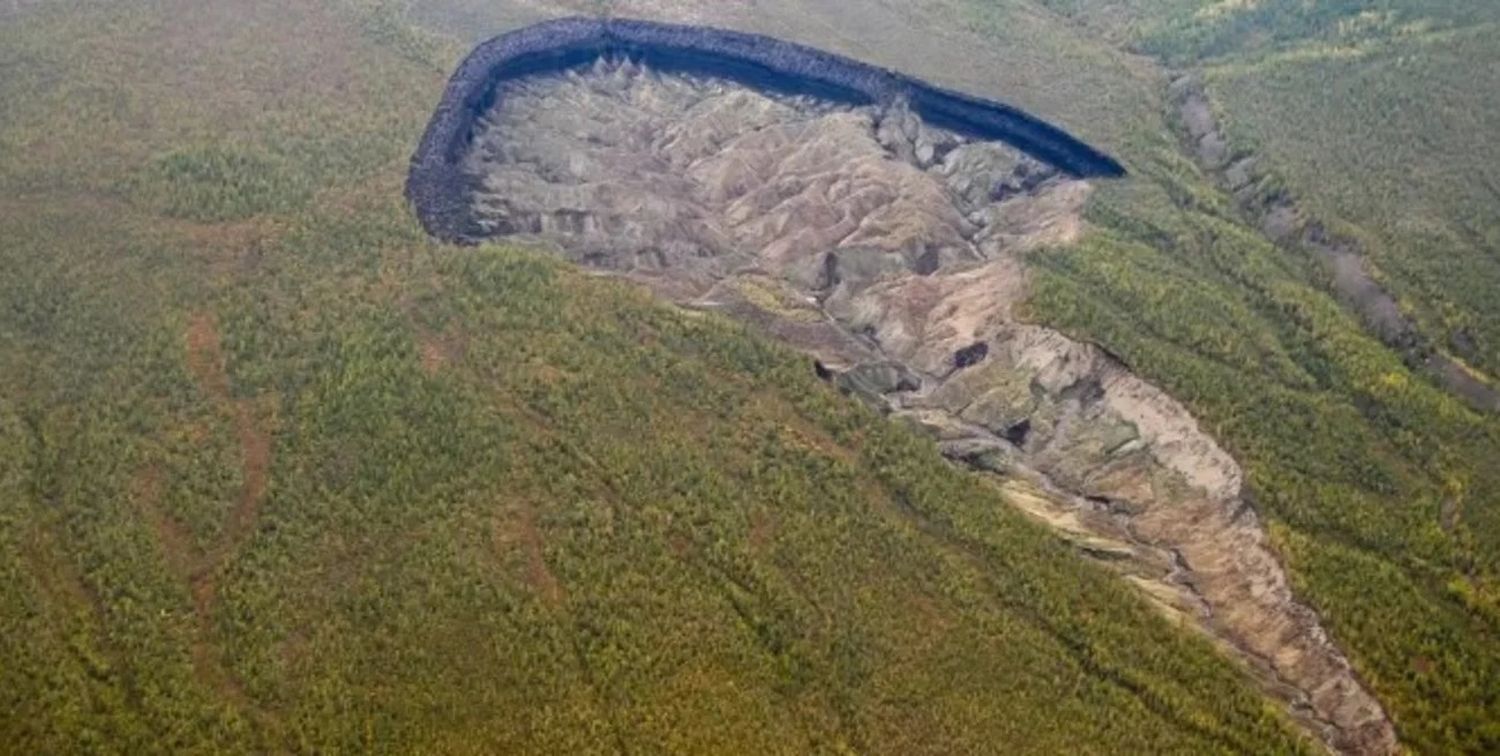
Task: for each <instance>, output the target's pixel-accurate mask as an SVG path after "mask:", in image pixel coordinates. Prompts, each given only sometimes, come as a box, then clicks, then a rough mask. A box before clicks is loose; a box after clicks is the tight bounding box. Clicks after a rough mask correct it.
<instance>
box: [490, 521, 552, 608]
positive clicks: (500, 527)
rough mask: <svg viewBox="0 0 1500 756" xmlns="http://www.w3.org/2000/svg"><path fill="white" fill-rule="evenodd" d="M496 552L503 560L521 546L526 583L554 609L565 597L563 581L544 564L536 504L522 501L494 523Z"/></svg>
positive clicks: (543, 551) (545, 562)
mask: <svg viewBox="0 0 1500 756" xmlns="http://www.w3.org/2000/svg"><path fill="white" fill-rule="evenodd" d="M494 544H495V551H496V553H497V556H499V557H500V558H501V559H502V560H504V559H506V558H507V557H509V556H510V555H511V554H513V553H514V551H515V549H517V548H519V549H521V552H522V553H521V556H522V557H523V559H524V564H523V567H524V571H525V576H526V584H527V585H529V586H530V587H531V589H532V591H534V592H535V593H536V595H537V597H538V598H540V599H541V600H542V603H544V604H546V606H547V607H548V608H550V609H557V608H559V607H561V606H562V605H563V602H565V601H566V600H567V591H566V590H565V589H564V588H563V585H562V582H561V581H559V580H558V579H557V575H556V574H554V573H553V572H552V568H551V567H549V566H547V558H546V553H545V550H544V549H545V544H544V542H543V541H542V533H541V530H540V529H538V527H537V511H536V507H535V506H533V505H532V504H531V503H530V502H523V503H521V504H519V505H517V506H516V507H514V508H513V509H511V510H509V511H508V512H506V513H505V514H502V515H501V517H500V518H499V520H498V521H497V522H496V524H495V535H494Z"/></svg>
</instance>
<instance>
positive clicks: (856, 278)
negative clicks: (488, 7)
mask: <svg viewBox="0 0 1500 756" xmlns="http://www.w3.org/2000/svg"><path fill="white" fill-rule="evenodd" d="M497 86H498V88H497V90H496V91H495V92H494V93H493V94H494V96H492V97H489V98H487V99H486V100H485V103H484V105H485V107H483V109H482V112H480V113H478V114H476V117H475V120H474V121H473V126H472V138H471V139H467V140H465V145H464V148H463V150H462V154H460V155H455V156H453V157H454V158H456V159H455V160H454V168H453V170H454V175H453V176H452V177H451V180H452V181H453V182H454V185H455V186H462V187H463V190H464V194H463V197H464V199H465V202H466V203H467V205H466V207H465V208H463V212H464V214H465V215H466V216H467V222H469V223H471V224H472V229H473V230H474V231H476V232H477V233H478V235H479V236H481V237H484V236H494V237H501V236H504V237H511V238H513V239H516V240H522V241H533V242H538V243H541V244H544V245H547V246H550V247H552V248H554V249H556V250H558V252H559V253H560V254H562V255H564V256H566V257H568V258H569V259H572V260H574V261H576V262H579V263H580V264H583V265H587V266H589V267H592V268H596V269H600V270H604V271H609V272H612V273H615V274H618V275H622V276H626V277H629V278H631V279H633V280H637V281H641V282H643V283H645V284H647V285H649V286H650V287H652V288H653V289H655V290H656V291H658V292H659V293H661V294H662V295H663V296H665V297H668V298H670V299H672V300H674V301H677V302H679V303H683V304H686V305H689V306H695V307H700V308H709V309H717V310H721V311H725V312H728V313H730V314H732V315H734V316H736V317H739V318H741V319H744V320H746V321H748V322H751V323H753V324H755V325H756V326H758V327H760V328H761V329H763V330H765V331H767V332H768V333H770V334H772V335H774V336H776V337H778V338H780V339H782V340H784V341H786V342H788V343H790V344H793V345H795V346H797V347H799V348H801V349H803V350H805V351H807V352H808V353H810V354H812V355H813V356H815V357H816V358H817V359H818V360H819V362H820V364H821V365H822V366H824V367H825V368H826V369H828V370H829V371H830V373H831V374H832V375H835V376H837V380H839V381H840V382H842V383H843V384H844V385H845V386H847V387H849V388H851V389H853V390H855V391H858V392H859V393H861V394H862V395H864V396H866V397H867V398H869V399H871V400H872V401H876V402H879V403H880V404H882V405H883V406H885V407H886V408H887V409H888V410H889V411H891V412H892V413H894V414H896V415H898V416H901V417H905V418H908V419H909V420H911V421H913V422H916V423H918V424H921V425H923V426H925V427H927V428H929V429H930V430H931V432H932V433H933V434H934V435H935V436H936V437H937V438H938V439H939V441H940V443H941V444H942V446H943V449H944V451H945V452H946V453H948V454H949V456H951V457H953V458H954V459H958V460H962V461H965V462H967V463H969V464H971V465H973V466H975V467H978V468H980V469H989V470H993V471H996V472H1003V473H1005V474H1006V475H1007V477H1009V478H1010V479H1011V481H1012V482H1010V483H1008V484H1006V487H1007V491H1008V492H1009V493H1010V497H1009V498H1010V500H1011V501H1012V502H1013V503H1014V504H1015V505H1017V506H1019V507H1022V508H1023V509H1026V510H1027V511H1029V512H1031V513H1032V514H1033V515H1035V516H1037V517H1038V518H1040V519H1042V520H1044V521H1046V522H1048V523H1049V524H1051V525H1052V526H1053V527H1054V528H1056V529H1057V530H1058V531H1059V532H1061V533H1062V534H1064V536H1065V537H1067V538H1069V539H1070V540H1071V541H1073V542H1074V543H1075V544H1077V546H1078V547H1079V549H1080V551H1081V552H1083V553H1085V554H1087V555H1089V556H1091V557H1093V558H1096V559H1099V560H1101V561H1102V562H1104V563H1106V564H1109V565H1110V566H1112V567H1113V568H1114V569H1116V570H1118V571H1120V572H1121V573H1122V574H1123V575H1124V576H1125V579H1128V580H1131V581H1133V582H1135V583H1136V584H1137V585H1139V586H1141V587H1142V588H1143V589H1144V590H1145V592H1146V593H1147V594H1148V595H1149V596H1150V597H1152V599H1153V600H1154V601H1156V602H1157V603H1158V605H1159V606H1161V607H1162V609H1163V611H1166V612H1169V613H1172V614H1174V615H1176V616H1181V617H1186V618H1190V619H1191V620H1192V621H1193V622H1195V623H1196V624H1197V625H1198V626H1199V627H1201V628H1202V629H1203V630H1205V631H1206V632H1207V633H1209V634H1210V635H1211V636H1212V637H1213V638H1215V639H1216V640H1218V641H1219V642H1220V643H1221V644H1223V645H1224V647H1225V648H1226V649H1228V650H1230V651H1231V652H1233V653H1234V654H1236V655H1237V656H1238V657H1239V658H1241V659H1242V660H1244V661H1245V662H1246V663H1247V665H1248V666H1249V667H1250V669H1251V670H1252V672H1253V673H1254V674H1255V675H1256V677H1257V678H1258V679H1259V680H1261V682H1262V684H1263V685H1264V687H1265V688H1266V689H1267V690H1268V691H1270V692H1271V693H1272V694H1273V695H1274V696H1276V697H1277V698H1279V699H1281V700H1283V701H1285V702H1286V703H1287V704H1288V706H1289V707H1290V709H1291V711H1292V712H1293V714H1294V715H1295V716H1296V717H1297V718H1298V719H1299V721H1301V722H1303V723H1304V724H1305V725H1306V726H1308V727H1309V728H1310V729H1312V730H1313V731H1314V732H1316V733H1317V734H1318V736H1319V737H1321V738H1322V739H1323V740H1324V741H1325V742H1327V743H1328V744H1329V745H1330V746H1332V747H1334V748H1335V749H1337V750H1340V751H1346V752H1361V753H1366V752H1372V753H1380V752H1389V751H1392V750H1393V749H1394V747H1395V738H1394V733H1393V731H1392V729H1391V726H1390V723H1389V722H1388V721H1387V719H1386V717H1385V715H1384V713H1383V712H1382V711H1381V709H1380V706H1379V704H1378V703H1377V702H1376V701H1375V700H1374V699H1373V698H1372V697H1371V696H1370V695H1369V694H1368V693H1367V692H1366V691H1365V690H1364V689H1363V687H1362V686H1361V685H1360V683H1359V682H1358V681H1357V679H1356V678H1355V677H1354V675H1353V673H1352V672H1351V670H1350V668H1349V665H1348V663H1347V661H1346V660H1345V659H1344V657H1343V656H1342V655H1341V654H1340V653H1339V651H1338V650H1337V649H1336V648H1335V646H1334V645H1333V644H1332V643H1331V642H1330V640H1329V639H1328V637H1327V636H1326V634H1325V633H1324V631H1323V629H1322V628H1321V626H1320V624H1319V620H1318V617H1317V616H1316V614H1315V613H1313V612H1312V611H1310V610H1309V609H1307V608H1306V607H1305V606H1303V605H1302V604H1300V603H1298V602H1297V601H1296V600H1295V598H1294V597H1293V596H1292V594H1291V591H1290V588H1289V586H1288V583H1287V578H1286V576H1285V574H1284V572H1283V571H1282V569H1281V567H1280V565H1279V564H1278V563H1277V561H1276V559H1275V557H1274V555H1273V554H1272V552H1271V551H1270V550H1269V548H1268V546H1267V543H1266V537H1265V534H1264V532H1263V530H1262V528H1261V525H1260V523H1259V521H1258V518H1257V517H1256V514H1255V512H1254V510H1253V509H1252V508H1251V507H1250V506H1249V505H1248V504H1247V503H1246V502H1245V501H1244V499H1243V498H1242V492H1241V486H1242V475H1241V471H1240V468H1239V467H1238V465H1237V464H1236V463H1235V462H1234V460H1233V459H1231V458H1230V457H1229V455H1228V454H1227V453H1225V452H1224V451H1223V450H1222V449H1221V448H1220V447H1219V446H1218V445H1217V444H1216V443H1215V442H1214V441H1213V439H1211V438H1210V437H1209V436H1208V435H1206V434H1205V433H1203V432H1202V431H1201V429H1200V428H1199V427H1198V425H1197V423H1196V422H1195V421H1194V420H1193V418H1192V417H1191V416H1189V414H1188V413H1187V412H1186V410H1185V409H1184V408H1183V407H1182V406H1181V405H1179V404H1178V403H1177V402H1175V401H1174V400H1172V399H1171V398H1170V397H1168V396H1167V395H1165V394H1164V393H1163V392H1161V391H1160V390H1158V389H1156V388H1155V387H1153V386H1151V385H1149V384H1147V383H1145V382H1144V381H1142V380H1140V379H1139V378H1137V377H1136V376H1134V375H1133V374H1131V373H1130V371H1129V370H1128V369H1127V368H1126V367H1125V366H1124V365H1122V364H1121V363H1119V362H1118V361H1117V360H1115V359H1113V358H1112V357H1110V356H1109V355H1107V354H1105V353H1104V352H1103V351H1102V350H1100V349H1098V348H1097V347H1094V346H1092V345H1088V344H1082V343H1078V342H1075V341H1072V340H1070V339H1068V338H1067V337H1065V336H1063V335H1062V334H1060V333H1057V332H1055V331H1052V330H1050V329H1046V328H1043V327H1039V326H1035V325H1029V324H1025V323H1022V322H1019V321H1017V320H1016V319H1015V317H1014V315H1013V312H1012V310H1013V307H1015V305H1017V304H1018V303H1019V302H1020V301H1021V300H1022V299H1023V298H1024V296H1025V294H1026V288H1027V277H1026V269H1025V255H1026V252H1027V250H1029V249H1032V248H1035V247H1037V246H1039V245H1045V244H1055V243H1065V242H1067V241H1069V240H1071V239H1074V238H1076V237H1077V236H1078V235H1079V234H1080V233H1081V232H1082V231H1083V226H1082V223H1083V222H1082V220H1081V217H1080V212H1081V209H1082V206H1083V203H1084V201H1085V200H1086V198H1087V196H1088V193H1089V189H1090V188H1089V184H1088V182H1087V181H1086V180H1083V179H1080V178H1075V177H1073V176H1071V175H1069V174H1068V173H1065V172H1063V171H1059V170H1058V169H1056V168H1053V167H1049V166H1047V165H1045V164H1043V163H1041V162H1038V161H1037V160H1036V159H1034V158H1031V157H1027V156H1025V155H1023V154H1022V153H1020V152H1019V151H1017V150H1015V149H1013V148H1011V147H1008V146H1006V145H1004V144H1001V143H999V142H994V141H979V140H976V139H974V138H973V137H963V136H960V135H958V134H956V133H954V132H951V131H947V130H944V129H940V128H935V127H933V126H931V125H929V124H927V123H924V121H923V119H922V118H921V117H919V116H918V115H917V114H915V113H913V112H912V111H911V110H910V109H909V108H908V107H906V106H905V104H904V103H903V102H901V101H900V100H897V101H895V102H892V103H874V104H865V105H859V104H852V103H847V102H846V103H837V102H829V101H827V100H823V99H819V98H815V97H810V96H791V95H783V94H769V93H766V92H762V91H757V90H755V89H752V88H749V87H747V86H745V85H743V84H741V83H736V82H734V81H730V80H727V79H723V78H716V77H712V76H704V75H696V74H685V73H663V72H660V71H656V70H653V69H651V68H648V67H645V66H643V65H640V64H638V63H636V62H632V61H631V60H629V59H625V58H619V57H614V56H606V58H605V59H601V60H599V61H596V62H594V63H592V64H591V65H586V66H583V67H578V68H573V69H570V70H567V71H563V72H548V73H542V74H539V75H534V76H523V77H518V78H514V79H510V80H504V81H500V82H499V83H498V85H497ZM419 159H420V156H419ZM417 204H418V211H419V213H421V212H422V210H423V208H422V206H421V202H420V198H418V203H417Z"/></svg>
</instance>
